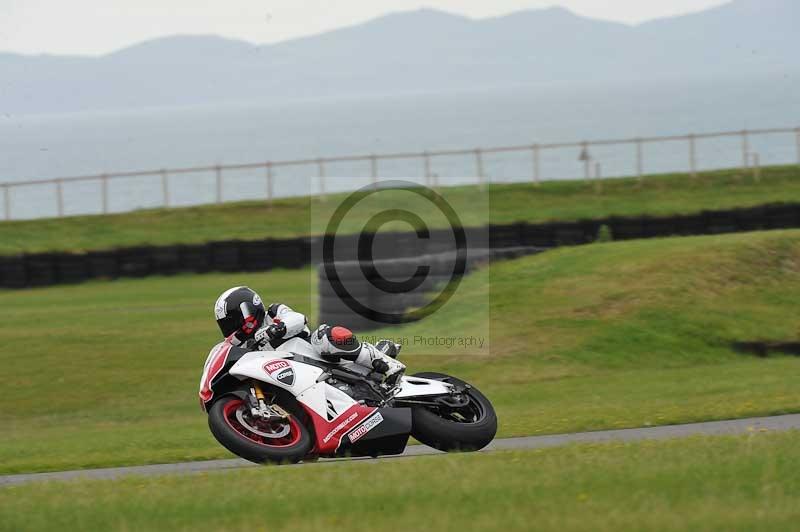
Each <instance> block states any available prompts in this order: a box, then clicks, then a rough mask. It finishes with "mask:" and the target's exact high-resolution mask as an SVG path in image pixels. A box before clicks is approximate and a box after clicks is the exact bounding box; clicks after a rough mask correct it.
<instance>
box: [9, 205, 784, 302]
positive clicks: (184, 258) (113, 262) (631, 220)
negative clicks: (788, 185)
mask: <svg viewBox="0 0 800 532" xmlns="http://www.w3.org/2000/svg"><path fill="white" fill-rule="evenodd" d="M603 225H605V226H607V227H608V228H609V229H610V231H611V234H612V236H613V238H614V239H615V240H630V239H636V238H654V237H665V236H676V235H682V236H688V235H703V234H723V233H733V232H740V231H759V230H767V229H789V228H796V227H800V203H776V204H770V205H761V206H756V207H749V208H740V209H729V210H721V211H703V212H700V213H694V214H685V215H674V216H660V217H653V216H629V217H620V216H612V217H608V218H603V219H596V220H581V221H576V222H550V223H541V224H529V223H514V224H508V225H488V226H483V227H468V228H464V233H465V236H466V237H467V244H468V245H467V247H468V249H470V250H472V249H489V248H493V249H505V248H516V247H530V246H533V247H553V246H565V245H580V244H586V243H590V242H593V241H594V240H595V239H596V237H597V233H598V231H599V230H600V227H601V226H603ZM335 241H336V246H335V259H336V262H337V263H338V262H349V261H358V259H359V246H361V247H362V250H361V251H362V255H363V254H364V253H366V255H367V256H372V257H373V258H374V259H375V260H386V259H402V258H411V257H418V256H420V255H435V254H439V253H444V252H453V250H454V249H455V243H454V237H453V231H452V230H450V229H435V230H431V231H430V234H428V235H423V237H418V236H417V235H416V234H414V233H411V232H408V233H402V232H391V233H378V234H377V235H375V236H374V239H373V240H372V246H371V247H370V248H369V249H366V248H365V246H366V245H367V244H369V243H370V239H369V238H365V237H364V236H363V235H344V236H337V237H336V239H335ZM322 243H323V238H322V237H311V238H292V239H280V240H279V239H264V240H255V241H238V240H230V241H221V242H209V243H206V244H188V245H177V246H138V247H132V248H121V249H115V250H107V251H90V252H88V253H37V254H26V255H19V256H7V257H0V288H26V287H34V286H48V285H53V284H68V283H77V282H82V281H85V280H88V279H116V278H118V277H145V276H148V275H173V274H176V273H205V272H211V271H219V272H246V271H266V270H270V269H274V268H287V269H295V268H303V267H306V266H308V265H311V264H319V263H320V262H322V259H323V257H322Z"/></svg>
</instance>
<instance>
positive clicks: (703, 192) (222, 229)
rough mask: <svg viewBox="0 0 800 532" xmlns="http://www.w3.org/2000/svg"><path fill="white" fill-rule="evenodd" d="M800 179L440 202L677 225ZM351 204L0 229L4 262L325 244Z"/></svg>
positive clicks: (470, 221)
mask: <svg viewBox="0 0 800 532" xmlns="http://www.w3.org/2000/svg"><path fill="white" fill-rule="evenodd" d="M799 174H800V168H798V167H797V166H785V167H771V168H764V169H763V171H762V177H761V181H760V182H758V183H756V182H754V181H753V180H752V179H751V178H750V177H748V176H743V175H742V172H741V171H740V170H723V171H716V172H707V173H703V174H700V175H699V177H697V178H692V177H690V176H689V175H687V174H670V175H660V176H650V177H646V178H645V181H644V182H643V183H640V182H639V181H637V180H636V179H606V180H602V181H601V182H598V183H591V184H587V183H584V182H582V181H558V182H556V181H552V182H546V183H544V184H542V185H541V186H539V187H534V186H533V185H531V184H513V185H492V186H490V187H488V192H481V191H480V190H479V189H478V188H477V187H470V186H465V187H453V188H447V189H443V191H442V193H443V195H444V197H445V198H446V199H447V201H448V202H449V203H450V204H451V205H452V206H453V208H454V210H455V211H456V212H457V213H459V216H461V218H462V222H463V223H464V224H465V225H467V226H478V225H484V224H486V223H489V222H491V223H497V224H503V223H511V222H518V221H528V222H542V221H547V220H558V221H567V220H577V219H586V218H599V217H604V216H610V215H620V216H624V215H641V214H650V215H669V214H678V213H691V212H698V211H701V210H703V209H726V208H732V207H745V206H753V205H760V204H764V203H771V202H780V201H797V200H800V180H798V179H797V178H798V175H799ZM599 190H602V191H601V192H599ZM399 194H401V193H398V194H392V193H384V194H380V195H379V196H378V197H373V198H372V200H370V201H373V200H374V203H375V206H376V207H380V208H384V209H385V208H394V207H396V206H397V205H398V204H405V203H406V202H407V201H409V200H408V199H407V198H405V197H403V198H400V199H398V197H397V196H399ZM486 194H488V202H489V207H490V208H489V212H488V213H486V212H485V210H483V209H475V208H474V206H475V205H476V204H477V205H484V204H485V203H486V200H487V198H486ZM343 198H344V196H343V195H335V196H333V198H332V199H333V201H328V202H325V203H319V202H316V201H315V202H314V204H313V209H312V200H311V199H310V198H308V197H302V198H292V199H283V200H277V201H275V202H274V204H273V205H272V206H268V205H267V204H266V203H265V202H263V201H258V202H244V203H227V204H224V205H211V206H202V207H192V208H183V209H155V210H143V211H137V212H132V213H125V214H115V215H108V216H75V217H69V218H61V219H47V220H35V221H14V222H0V255H13V254H19V253H23V252H25V253H33V252H45V251H76V252H80V251H86V250H97V249H108V248H114V247H124V246H136V245H143V244H155V245H168V244H190V243H203V242H208V241H215V240H229V239H242V238H245V239H257V238H267V237H275V238H287V237H291V236H303V235H309V234H320V233H322V232H323V230H324V227H322V226H319V225H318V224H316V223H313V222H314V221H323V220H324V221H327V220H329V219H330V215H331V212H329V211H330V210H331V209H333V208H335V206H337V205H339V204H340V203H341V201H342V199H343ZM433 209H434V207H432V206H431V205H430V204H427V203H425V202H422V203H421V204H420V205H419V207H417V208H415V209H414V212H415V213H416V214H418V215H420V216H421V217H422V218H423V219H425V220H429V223H430V224H431V226H437V225H440V226H444V225H445V224H446V220H444V219H441V220H439V219H438V218H437V216H436V212H435V211H434V210H433ZM364 212H369V209H364ZM487 216H488V219H487ZM439 218H441V217H439ZM243 220H245V221H246V222H243ZM364 222H365V220H364V219H360V218H359V217H358V216H352V217H348V218H347V220H346V223H345V225H344V226H343V227H342V231H341V234H344V233H347V232H357V231H360V230H361V228H362V226H363V224H364ZM243 223H245V225H246V226H247V229H246V231H247V232H246V236H245V237H243V236H242V235H243V231H244V229H243ZM403 228H404V229H407V227H403Z"/></svg>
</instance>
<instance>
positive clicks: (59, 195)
mask: <svg viewBox="0 0 800 532" xmlns="http://www.w3.org/2000/svg"><path fill="white" fill-rule="evenodd" d="M56 203H57V204H58V217H59V218H61V217H63V216H64V182H63V181H62V180H61V179H56Z"/></svg>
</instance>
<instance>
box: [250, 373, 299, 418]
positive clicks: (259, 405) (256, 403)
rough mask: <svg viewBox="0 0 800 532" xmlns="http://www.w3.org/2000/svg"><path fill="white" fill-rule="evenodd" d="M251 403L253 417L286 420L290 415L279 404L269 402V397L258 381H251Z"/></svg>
mask: <svg viewBox="0 0 800 532" xmlns="http://www.w3.org/2000/svg"><path fill="white" fill-rule="evenodd" d="M248 400H249V403H250V405H249V406H250V413H251V414H252V415H253V417H257V418H260V419H264V420H266V421H286V420H287V419H289V415H288V414H287V413H286V412H284V411H283V409H282V408H280V407H279V406H277V405H270V404H267V398H266V396H265V395H264V391H263V390H262V389H261V385H260V383H259V382H258V381H255V380H253V381H250V395H249V396H248Z"/></svg>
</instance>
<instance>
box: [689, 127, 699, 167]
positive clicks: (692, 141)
mask: <svg viewBox="0 0 800 532" xmlns="http://www.w3.org/2000/svg"><path fill="white" fill-rule="evenodd" d="M689 174H690V175H691V176H692V177H697V139H696V137H695V135H694V133H692V134H691V135H689Z"/></svg>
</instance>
